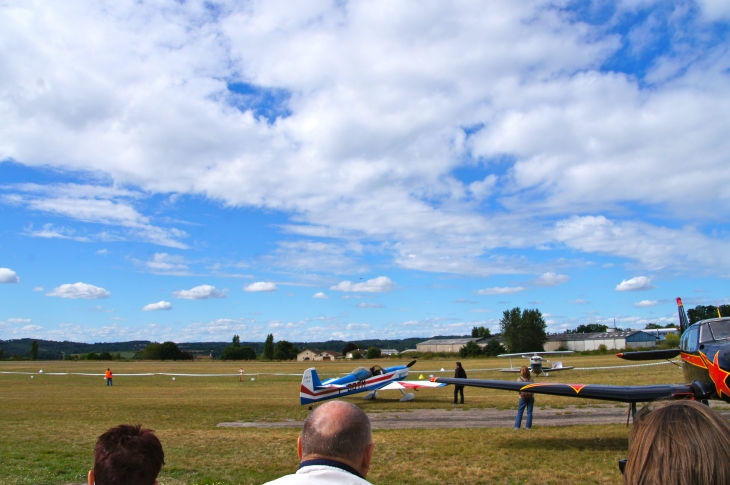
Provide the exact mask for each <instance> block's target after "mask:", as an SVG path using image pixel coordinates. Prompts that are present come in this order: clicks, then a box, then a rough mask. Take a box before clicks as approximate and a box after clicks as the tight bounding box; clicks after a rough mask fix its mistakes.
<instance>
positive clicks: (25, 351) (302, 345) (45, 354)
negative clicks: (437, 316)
mask: <svg viewBox="0 0 730 485" xmlns="http://www.w3.org/2000/svg"><path fill="white" fill-rule="evenodd" d="M456 337H463V335H451V336H440V337H411V338H405V339H389V340H380V339H367V340H354V341H352V342H354V343H356V344H359V345H360V348H361V349H363V350H366V349H368V348H369V347H377V348H379V349H396V350H398V351H403V350H406V349H415V348H416V344H417V343H418V342H423V341H424V340H428V339H431V338H456ZM34 340H36V339H30V338H22V339H13V340H0V349H2V350H3V353H4V355H5V358H6V359H8V358H10V357H12V356H13V355H19V356H21V357H30V344H31V342H33V341H34ZM347 342H350V340H328V341H326V342H292V343H293V344H294V345H296V346H297V347H299V350H304V349H317V350H334V351H336V352H342V349H343V348H344V347H345V344H346V343H347ZM151 343H152V342H151V341H149V340H132V341H129V342H100V343H94V344H86V343H80V342H69V341H63V342H56V341H54V340H38V359H39V360H61V359H63V355H64V354H88V353H89V352H96V353H101V352H109V353H112V354H113V353H116V352H137V351H140V350H142V349H144V348H145V347H146V346H147V345H148V344H151ZM229 345H231V343H230V342H182V343H179V344H178V347H180V350H187V351H188V352H190V353H192V354H193V355H211V354H212V355H213V357H217V356H219V355H220V354H221V352H223V349H224V348H226V347H228V346H229ZM241 345H248V346H250V347H252V348H253V349H254V351H255V352H256V353H257V354H260V353H261V352H262V351H263V349H264V343H263V342H241Z"/></svg>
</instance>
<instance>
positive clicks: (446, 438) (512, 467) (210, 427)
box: [0, 356, 682, 485]
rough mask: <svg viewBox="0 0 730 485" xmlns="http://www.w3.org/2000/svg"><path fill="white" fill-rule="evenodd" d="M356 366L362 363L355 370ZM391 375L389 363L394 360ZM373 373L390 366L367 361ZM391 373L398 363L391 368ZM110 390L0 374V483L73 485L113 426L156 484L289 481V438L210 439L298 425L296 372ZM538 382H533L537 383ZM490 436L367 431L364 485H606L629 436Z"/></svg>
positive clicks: (545, 431) (589, 432) (576, 374)
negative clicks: (369, 455)
mask: <svg viewBox="0 0 730 485" xmlns="http://www.w3.org/2000/svg"><path fill="white" fill-rule="evenodd" d="M563 360H564V363H565V365H574V366H577V367H600V366H615V365H622V364H624V362H622V361H620V360H618V359H616V358H615V357H613V356H588V357H569V358H566V359H563ZM367 362H368V363H370V362H371V361H367ZM396 362H398V361H396ZM463 362H464V367H465V368H466V370H467V372H468V373H469V377H470V378H490V379H500V378H502V379H512V378H516V377H515V376H514V375H512V374H500V373H496V372H487V371H474V370H473V369H477V368H496V367H500V366H503V365H504V364H505V363H506V362H505V361H504V360H503V359H499V360H497V359H487V360H464V361H463ZM377 363H378V364H380V365H382V366H383V367H385V366H387V365H392V364H390V363H389V362H388V361H387V360H378V361H377ZM401 363H402V362H401ZM317 364H318V365H317V368H318V371H319V372H320V373H321V374H325V375H327V374H331V375H335V374H337V373H342V372H349V371H350V370H352V368H353V367H354V365H353V363H351V362H333V363H328V362H319V363H317ZM109 365H111V367H112V370H113V371H114V373H115V374H116V375H117V376H116V377H115V378H114V386H113V387H106V386H105V385H104V380H103V378H102V377H101V376H98V377H88V376H52V375H48V373H49V372H95V373H100V374H101V373H102V372H103V371H104V370H105V369H106V367H107V363H104V362H101V363H99V362H0V371H5V372H23V371H29V372H38V370H39V369H43V370H44V372H45V373H46V374H44V375H38V374H36V375H35V376H34V378H33V379H30V376H29V375H24V374H0V433H1V435H0V436H1V437H0V484H2V485H4V484H66V483H75V484H79V483H85V481H86V474H87V472H88V470H89V468H90V467H91V465H92V451H93V447H94V442H95V440H96V438H97V437H98V435H99V434H101V433H102V432H104V431H105V430H106V429H108V428H110V427H112V426H115V425H117V424H120V423H134V424H136V423H141V424H143V425H144V426H145V427H150V428H153V429H154V430H156V432H157V434H158V436H159V437H160V439H161V440H162V443H163V446H164V449H165V455H166V456H165V462H166V465H165V467H164V468H163V471H162V474H161V476H160V483H161V484H219V483H220V484H229V483H230V484H238V483H245V484H249V483H251V484H260V483H263V482H266V481H268V480H271V479H274V478H277V477H279V476H281V475H284V474H287V473H292V472H293V471H294V470H295V469H296V466H297V463H298V460H297V456H296V451H295V441H296V437H297V435H298V431H297V430H294V429H259V428H218V427H216V425H217V424H218V423H220V422H224V421H237V420H246V421H266V420H270V421H280V420H285V419H303V418H304V417H306V415H307V413H308V410H307V408H306V407H302V406H300V405H299V393H298V390H299V383H300V381H301V378H300V377H298V376H285V375H284V376H275V375H270V374H271V373H281V374H300V375H301V372H302V371H303V370H304V369H305V368H306V367H308V366H309V365H311V364H309V365H307V364H304V363H259V362H256V363H243V364H240V363H236V362H234V363H222V362H203V363H201V362H191V363H182V362H181V363H159V362H128V363H125V362H113V363H110V364H109ZM241 366H243V367H244V368H245V369H246V373H247V374H248V373H261V374H262V375H259V376H256V380H255V381H251V380H250V377H247V380H246V381H245V382H243V383H239V382H238V378H237V377H235V376H232V377H177V378H176V380H175V381H172V379H171V377H169V376H138V377H124V376H119V374H124V373H143V372H170V373H194V374H214V373H235V372H237V370H238V368H239V367H241ZM442 367H443V368H445V369H446V370H447V371H449V372H446V373H437V374H436V375H444V376H451V375H453V374H452V372H451V369H453V361H445V360H444V361H421V362H419V363H418V364H417V365H416V366H415V367H414V370H415V371H417V373H416V374H415V375H414V374H411V377H410V379H415V378H417V377H418V373H421V372H423V373H424V374H426V377H428V375H429V374H432V373H433V372H429V371H433V370H436V369H441V368H442ZM549 379H550V380H554V381H557V382H570V383H603V384H619V385H621V384H623V385H625V384H634V385H636V384H652V383H669V382H681V381H682V376H681V372H680V370H679V369H678V368H676V367H675V366H673V365H658V366H651V367H632V368H623V369H604V370H586V371H566V372H564V373H562V374H560V375H558V374H555V375H553V376H551V377H550V378H549ZM538 380H543V379H538ZM465 393H466V400H467V405H466V407H496V408H501V409H505V408H516V404H517V396H516V395H515V393H509V392H506V391H494V390H487V389H476V388H466V390H465ZM361 396H362V395H355V396H352V397H350V398H347V400H349V401H351V402H353V403H355V404H357V405H359V406H361V407H362V408H363V409H364V410H365V411H366V412H377V411H381V410H383V411H384V410H403V409H417V408H449V409H450V408H451V407H452V406H451V404H450V403H451V398H452V388H451V387H447V388H438V389H426V390H422V391H420V392H418V393H417V394H416V399H415V400H414V401H412V402H410V403H400V402H399V401H398V398H399V397H400V393H398V392H382V393H380V398H379V399H378V400H376V401H363V400H362V398H361ZM595 404H597V402H596V401H589V400H583V399H570V398H561V397H550V396H537V401H536V409H535V417H536V420H537V419H538V417H539V413H540V411H539V406H552V407H564V406H569V405H579V406H590V405H595ZM505 424H506V427H505V428H497V429H494V428H493V429H453V430H444V429H404V430H376V431H374V441H375V444H376V448H375V454H374V457H375V459H374V466H373V467H372V469H371V472H370V474H369V475H368V479H369V481H371V482H372V483H374V484H390V483H405V484H430V483H434V484H436V483H445V482H450V483H507V484H517V483H520V484H522V483H530V482H534V483H548V484H560V485H569V484H578V483H600V484H604V483H605V484H618V483H620V482H621V475H620V473H619V472H618V469H617V466H616V462H617V460H619V459H621V458H624V457H625V455H626V450H627V437H628V432H629V430H628V429H627V428H626V427H624V426H623V425H608V426H606V425H602V426H567V427H552V428H551V427H540V426H539V421H538V422H537V424H536V425H535V427H534V428H533V430H532V431H530V432H527V431H521V432H515V431H513V430H512V429H511V426H510V424H511V423H505Z"/></svg>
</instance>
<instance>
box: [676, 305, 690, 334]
mask: <svg viewBox="0 0 730 485" xmlns="http://www.w3.org/2000/svg"><path fill="white" fill-rule="evenodd" d="M677 312H678V313H679V334H680V335H682V334H683V333H684V331H685V330H687V328H689V321H688V320H687V314H686V313H685V312H684V305H683V304H682V299H681V298H677Z"/></svg>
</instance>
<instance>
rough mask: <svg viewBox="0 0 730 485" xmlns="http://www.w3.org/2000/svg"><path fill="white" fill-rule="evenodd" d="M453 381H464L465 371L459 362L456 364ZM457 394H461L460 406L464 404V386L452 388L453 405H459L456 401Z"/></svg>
mask: <svg viewBox="0 0 730 485" xmlns="http://www.w3.org/2000/svg"><path fill="white" fill-rule="evenodd" d="M454 379H466V371H465V370H464V368H463V367H462V366H461V362H457V363H456V370H455V372H454ZM458 394H461V404H464V386H457V385H455V386H454V404H459V403H458V402H457V399H456V397H457V395H458Z"/></svg>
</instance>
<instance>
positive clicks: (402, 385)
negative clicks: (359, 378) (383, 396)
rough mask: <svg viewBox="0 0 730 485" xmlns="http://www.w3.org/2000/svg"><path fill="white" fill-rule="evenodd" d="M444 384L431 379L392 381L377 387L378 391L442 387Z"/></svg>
mask: <svg viewBox="0 0 730 485" xmlns="http://www.w3.org/2000/svg"><path fill="white" fill-rule="evenodd" d="M445 385H446V384H442V383H440V382H431V381H392V382H390V383H388V384H387V385H385V386H383V387H381V388H380V389H378V390H379V391H395V390H403V389H418V388H421V387H443V386H445Z"/></svg>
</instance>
